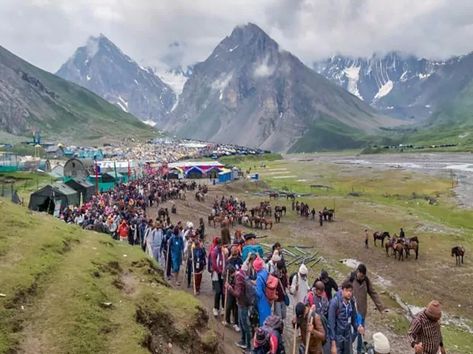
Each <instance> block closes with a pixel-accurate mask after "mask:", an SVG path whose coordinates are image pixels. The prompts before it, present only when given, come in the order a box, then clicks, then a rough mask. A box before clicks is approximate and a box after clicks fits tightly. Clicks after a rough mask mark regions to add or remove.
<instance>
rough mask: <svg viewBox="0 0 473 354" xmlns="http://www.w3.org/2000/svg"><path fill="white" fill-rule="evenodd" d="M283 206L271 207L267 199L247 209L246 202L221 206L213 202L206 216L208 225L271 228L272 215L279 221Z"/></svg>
mask: <svg viewBox="0 0 473 354" xmlns="http://www.w3.org/2000/svg"><path fill="white" fill-rule="evenodd" d="M286 212H287V209H286V207H285V206H279V205H276V206H275V207H274V210H273V208H272V207H271V203H270V202H269V201H262V202H260V204H259V205H258V206H255V207H253V208H250V209H248V208H247V207H246V203H244V202H241V203H234V204H231V203H230V204H228V205H227V206H224V207H222V205H220V206H219V205H218V203H217V202H216V203H214V206H213V208H212V212H211V214H210V215H209V216H208V223H209V226H213V227H217V225H220V226H221V227H223V226H235V225H236V224H237V223H238V224H239V225H244V226H246V227H250V228H257V229H264V230H268V229H269V230H272V228H273V220H272V216H273V215H274V223H276V224H278V223H280V222H281V218H282V216H283V215H286Z"/></svg>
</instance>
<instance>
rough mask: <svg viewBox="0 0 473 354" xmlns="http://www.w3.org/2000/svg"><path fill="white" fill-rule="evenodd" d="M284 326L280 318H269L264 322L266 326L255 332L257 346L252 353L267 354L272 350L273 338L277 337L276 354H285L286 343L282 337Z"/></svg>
mask: <svg viewBox="0 0 473 354" xmlns="http://www.w3.org/2000/svg"><path fill="white" fill-rule="evenodd" d="M283 326H284V324H283V322H282V320H281V318H280V317H278V316H274V315H273V316H269V317H268V318H267V319H266V321H264V325H263V326H262V327H259V328H258V329H257V330H256V332H255V342H254V344H255V345H254V349H253V351H252V353H253V354H267V353H268V352H269V351H270V350H271V338H272V337H273V338H274V337H276V339H277V342H278V348H277V350H276V354H285V352H286V351H285V349H284V341H283V338H282V335H281V333H282V328H283ZM280 331H281V332H280Z"/></svg>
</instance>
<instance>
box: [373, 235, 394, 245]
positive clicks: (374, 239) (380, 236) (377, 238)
mask: <svg viewBox="0 0 473 354" xmlns="http://www.w3.org/2000/svg"><path fill="white" fill-rule="evenodd" d="M386 237H388V238H389V237H391V236H390V235H389V232H387V231H384V232H383V233H381V232H379V231H376V232H375V233H374V234H373V241H374V246H375V247H376V240H381V247H384V239H385V238H386Z"/></svg>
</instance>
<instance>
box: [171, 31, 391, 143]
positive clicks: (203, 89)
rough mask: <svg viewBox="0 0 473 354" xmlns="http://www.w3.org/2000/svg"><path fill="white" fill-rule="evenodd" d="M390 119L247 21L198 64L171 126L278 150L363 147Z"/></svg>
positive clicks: (174, 129)
mask: <svg viewBox="0 0 473 354" xmlns="http://www.w3.org/2000/svg"><path fill="white" fill-rule="evenodd" d="M389 124H390V121H388V120H387V119H385V117H383V116H380V115H378V114H377V113H376V112H375V110H373V109H372V107H370V106H369V105H368V104H366V103H365V102H363V101H361V100H359V99H358V98H357V97H354V96H352V95H350V94H349V93H348V92H346V91H345V90H343V89H342V88H340V87H338V86H337V85H334V84H332V83H331V82H330V81H328V80H327V79H325V78H324V77H323V76H321V75H319V74H317V73H316V72H314V71H313V70H312V69H310V68H308V67H307V66H305V65H304V64H303V63H302V62H301V61H300V60H299V59H297V58H296V57H295V56H294V55H292V54H291V53H289V52H286V51H283V50H281V48H280V47H279V45H278V44H277V43H276V42H275V41H274V40H273V39H272V38H270V37H269V36H268V35H267V34H266V33H265V32H264V31H263V30H262V29H261V28H259V27H258V26H256V25H254V24H247V25H245V26H239V27H236V28H235V29H234V30H233V32H232V33H231V34H230V35H229V36H228V37H226V38H224V39H223V40H222V41H221V42H220V43H219V44H218V46H217V47H216V48H215V49H214V50H213V52H212V53H211V54H210V56H209V57H208V58H207V59H206V60H205V61H203V62H201V63H198V64H196V65H194V67H193V72H192V75H191V76H190V77H189V79H188V80H187V82H186V83H185V86H184V89H183V91H182V94H181V95H180V96H179V104H178V106H177V107H176V109H175V110H174V111H173V112H172V113H171V114H170V115H169V117H168V120H167V123H166V125H165V129H166V130H168V131H170V132H173V133H176V134H178V135H181V136H184V137H192V138H197V139H203V140H212V141H217V142H229V143H235V144H240V145H247V146H257V147H261V148H265V149H271V150H275V151H314V150H318V149H335V148H340V147H344V148H347V147H355V146H362V145H363V144H364V143H365V140H363V138H362V137H364V136H366V135H368V134H372V133H375V132H377V129H378V128H379V127H380V126H387V125H389Z"/></svg>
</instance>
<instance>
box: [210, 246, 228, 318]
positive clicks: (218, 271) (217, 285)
mask: <svg viewBox="0 0 473 354" xmlns="http://www.w3.org/2000/svg"><path fill="white" fill-rule="evenodd" d="M216 242H217V244H216V245H215V247H214V248H213V250H212V254H211V256H210V259H211V262H210V267H211V269H212V285H213V288H214V292H215V296H214V308H213V315H214V316H215V317H217V316H218V315H219V314H220V304H221V305H222V307H221V308H222V309H223V308H224V306H225V293H224V289H223V285H224V279H223V276H224V275H223V271H224V267H225V262H226V260H225V254H224V252H223V247H222V239H221V238H216Z"/></svg>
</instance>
